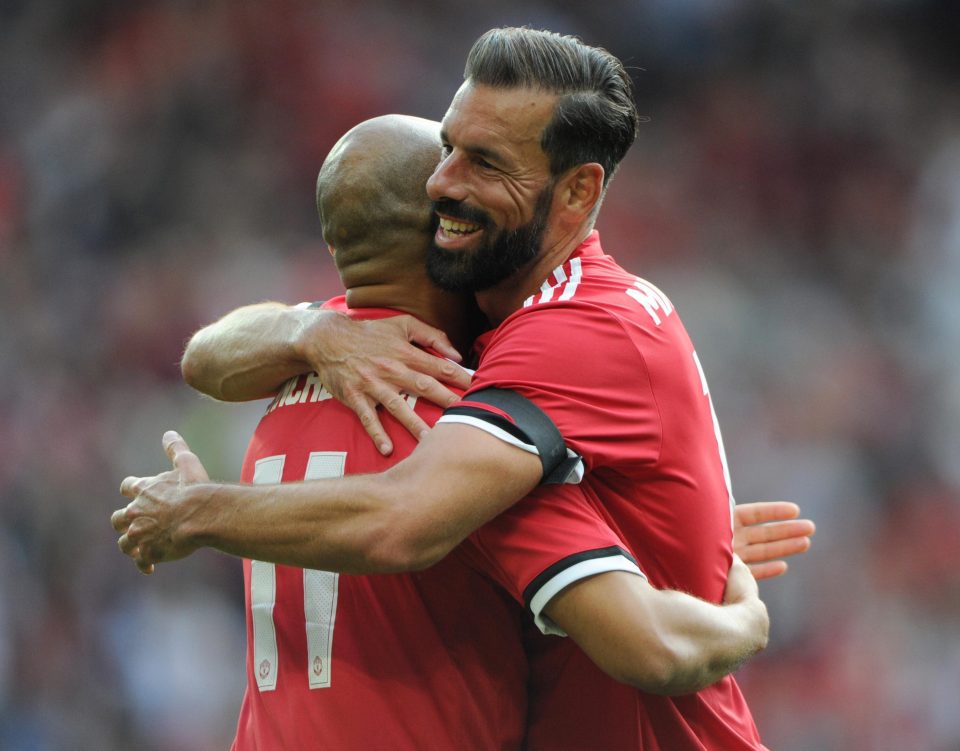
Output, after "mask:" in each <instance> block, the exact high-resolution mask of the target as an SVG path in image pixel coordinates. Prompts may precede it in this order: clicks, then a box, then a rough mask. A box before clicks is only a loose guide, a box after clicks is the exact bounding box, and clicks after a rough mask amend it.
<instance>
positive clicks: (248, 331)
mask: <svg viewBox="0 0 960 751" xmlns="http://www.w3.org/2000/svg"><path fill="white" fill-rule="evenodd" d="M332 315H336V314H333V313H329V312H326V311H318V310H302V309H299V308H294V307H291V306H287V305H283V304H280V303H260V304H257V305H248V306H246V307H243V308H238V309H237V310H234V311H233V312H231V313H228V314H227V315H225V316H224V317H223V318H221V319H220V320H218V321H216V322H215V323H212V324H210V325H209V326H206V327H204V328H202V329H200V331H198V332H197V333H196V334H194V335H193V337H192V338H191V339H190V341H189V343H188V344H187V348H186V351H185V352H184V354H183V360H182V361H181V363H180V367H181V370H182V372H183V378H184V380H185V381H186V382H187V383H188V384H189V385H190V386H192V387H193V388H195V389H196V390H197V391H200V392H202V393H204V394H207V395H209V396H212V397H214V398H215V399H221V400H223V401H231V402H233V401H248V400H251V399H260V398H263V397H266V396H270V395H271V394H273V393H274V392H276V390H277V389H278V388H279V387H280V385H282V384H283V383H284V382H285V381H287V380H288V379H290V378H292V377H293V376H296V375H300V374H301V373H306V372H309V371H310V370H311V366H310V364H309V363H308V362H307V361H306V360H305V359H304V357H303V355H302V352H301V351H300V349H299V348H298V346H297V344H298V342H299V341H300V337H301V335H302V332H303V330H304V328H305V327H306V326H307V324H308V323H310V322H315V321H316V320H317V318H318V317H319V316H332Z"/></svg>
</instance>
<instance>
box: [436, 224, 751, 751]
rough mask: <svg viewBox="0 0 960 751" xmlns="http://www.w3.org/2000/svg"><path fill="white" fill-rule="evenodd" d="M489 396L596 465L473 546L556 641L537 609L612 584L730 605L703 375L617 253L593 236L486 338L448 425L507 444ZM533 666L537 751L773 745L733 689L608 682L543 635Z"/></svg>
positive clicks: (716, 442)
mask: <svg viewBox="0 0 960 751" xmlns="http://www.w3.org/2000/svg"><path fill="white" fill-rule="evenodd" d="M490 387H495V388H499V389H508V390H512V391H514V392H517V393H519V394H521V395H522V396H524V397H526V398H528V399H529V400H531V401H532V402H534V403H535V404H536V405H537V406H538V407H540V409H542V410H543V411H544V412H545V413H546V414H547V415H549V417H550V418H552V420H553V422H554V423H555V424H556V426H557V428H558V429H559V431H560V433H561V435H562V436H563V439H564V441H565V443H566V445H567V446H568V447H569V448H570V449H572V450H573V451H575V452H577V453H578V454H580V455H581V456H582V457H583V460H584V463H585V465H586V473H585V476H584V478H583V480H582V483H581V485H579V486H578V487H571V486H565V485H561V486H557V485H551V486H545V487H541V488H538V489H537V490H536V491H534V493H533V494H532V495H531V496H530V497H528V498H527V499H525V500H523V501H521V502H520V503H518V504H517V505H516V506H514V507H513V508H512V509H510V510H508V511H507V512H505V513H504V514H503V515H501V516H500V517H498V518H496V519H494V520H493V521H492V522H490V523H488V524H487V525H486V526H485V527H484V528H482V529H481V530H480V531H478V532H477V533H475V534H474V535H473V536H472V538H471V543H472V544H474V545H476V546H477V548H478V549H479V550H480V551H481V552H480V554H479V555H478V556H476V557H475V559H476V560H479V562H480V563H479V565H481V566H484V565H485V567H486V569H487V570H489V571H490V573H491V575H492V576H494V577H496V578H497V579H498V580H499V581H500V582H501V583H502V584H503V585H504V586H505V587H506V588H507V589H509V590H510V591H511V592H512V593H513V595H514V597H516V598H517V599H518V600H520V601H521V602H523V603H524V604H525V605H526V606H527V607H528V608H529V609H530V610H531V611H532V613H533V615H534V617H535V618H536V621H537V624H538V626H540V630H541V631H543V632H544V633H547V634H549V633H557V630H556V629H555V628H554V627H553V626H552V624H550V623H549V621H547V620H546V619H545V618H543V617H542V615H541V612H540V611H541V610H542V608H543V606H544V605H545V604H546V602H548V601H549V599H550V597H552V596H553V595H554V594H556V593H557V592H558V591H560V590H561V589H562V588H563V587H565V586H567V585H569V584H570V583H572V582H573V581H576V580H578V579H581V578H584V577H588V576H592V575H594V574H597V573H601V572H603V571H610V570H628V571H630V570H633V571H636V572H638V573H639V572H642V574H643V575H646V576H647V577H648V578H649V580H650V582H651V583H652V584H653V585H654V586H656V587H658V588H666V589H678V590H682V591H686V592H690V593H692V594H695V595H697V596H699V597H701V598H703V599H705V600H708V601H711V602H717V603H719V602H720V601H721V600H722V598H723V591H724V587H725V583H726V578H727V572H728V570H729V567H730V562H731V555H732V519H731V509H732V503H733V497H732V494H731V492H730V489H729V488H730V484H729V475H728V472H727V468H726V460H725V458H724V454H723V444H722V440H721V438H720V433H719V428H718V425H717V422H716V418H715V415H714V411H713V406H712V404H711V402H710V397H709V392H708V390H707V386H706V381H705V379H704V377H703V372H702V369H701V368H700V364H699V361H698V360H697V357H696V353H695V352H694V348H693V345H692V343H691V342H690V339H689V337H688V335H687V333H686V331H685V330H684V327H683V325H682V324H681V322H680V319H679V317H678V316H677V314H676V312H675V311H674V308H673V306H672V304H671V303H670V301H669V300H668V299H667V298H666V296H665V295H664V294H663V293H662V292H661V291H660V290H658V289H657V288H656V287H654V286H653V285H652V284H650V283H649V282H646V281H644V280H641V279H638V278H637V277H635V276H633V275H631V274H629V273H627V272H626V271H624V270H623V269H621V268H620V267H619V266H617V264H616V263H615V262H614V261H613V259H612V258H610V257H609V256H606V255H605V254H604V253H603V251H602V250H601V248H600V241H599V236H598V234H597V233H593V234H592V235H591V236H590V237H589V238H588V239H587V240H586V241H585V242H584V243H583V244H582V245H581V246H580V247H579V248H578V249H577V251H576V252H575V253H574V254H573V255H572V256H571V257H570V258H569V259H568V260H567V261H566V262H565V263H564V264H563V265H561V266H560V267H558V268H557V269H556V270H554V272H553V274H552V276H551V278H550V279H548V280H547V281H546V282H544V284H543V286H542V287H541V289H540V291H539V292H538V293H537V294H536V295H534V296H532V297H531V298H529V299H528V300H527V301H526V302H525V303H524V307H523V308H522V309H520V310H518V311H517V312H515V313H514V314H513V315H511V316H510V317H508V318H507V319H506V320H505V321H504V322H503V323H502V324H501V325H500V326H499V327H498V328H497V329H496V331H495V332H494V333H493V334H492V335H491V336H490V338H489V340H488V342H487V344H486V346H485V349H484V350H483V354H482V356H481V360H480V366H479V368H478V370H477V373H476V376H475V378H474V381H473V385H472V386H471V388H470V390H469V391H468V392H467V394H466V395H465V397H464V399H463V401H462V402H460V403H459V404H458V405H455V406H454V407H453V408H451V410H450V412H448V413H447V414H445V415H444V416H443V417H442V418H441V422H465V423H468V424H472V425H474V426H476V427H478V428H481V429H485V430H488V431H489V432H490V433H491V434H493V435H497V436H498V437H501V438H503V437H504V435H505V432H504V431H503V430H502V427H503V420H504V417H506V418H507V419H510V418H511V417H512V416H511V415H510V414H506V415H505V414H504V410H502V409H492V408H491V407H489V406H488V405H487V404H484V403H480V402H471V400H470V395H471V394H473V393H475V392H478V391H481V390H483V389H487V388H490ZM517 424H520V418H519V417H517ZM590 519H593V520H594V521H593V522H592V523H591V522H590V521H589V520H590ZM584 529H587V530H590V529H594V530H596V534H590V533H588V534H584ZM604 530H606V531H604ZM610 534H612V536H613V539H612V541H611V539H610V537H609V535H610ZM528 657H529V659H530V668H531V674H532V677H531V686H532V691H531V695H530V703H531V707H530V726H529V731H528V740H527V748H529V749H544V751H546V750H548V749H549V750H550V751H554V750H555V749H600V748H602V749H605V751H619V750H620V749H638V748H643V749H664V750H665V751H681V750H684V749H724V750H725V751H730V750H732V749H762V748H763V746H762V744H761V743H760V740H759V736H758V734H757V731H756V728H755V726H754V723H753V719H752V717H751V715H750V712H749V709H748V708H747V706H746V703H745V701H744V699H743V697H742V695H741V693H740V691H739V689H738V688H737V685H736V683H735V681H734V680H733V678H732V677H727V678H725V679H723V680H722V681H720V682H719V683H717V684H715V685H714V686H711V687H709V688H707V689H705V690H703V691H701V692H699V693H696V694H692V695H689V696H684V697H678V698H664V697H658V696H652V695H649V694H645V693H643V692H641V691H638V690H636V689H633V688H630V687H628V686H625V685H623V684H620V683H617V682H616V681H614V680H613V679H612V678H609V677H607V676H606V675H605V674H604V673H602V672H601V671H600V670H599V669H598V668H596V667H595V666H594V665H593V664H592V663H591V662H590V660H589V659H587V658H586V657H585V656H584V655H583V653H582V652H581V651H580V650H579V649H578V648H577V647H576V645H574V644H572V643H570V641H569V640H568V639H559V638H557V637H556V636H543V635H541V634H539V633H535V634H533V635H532V636H531V638H530V641H529V644H528Z"/></svg>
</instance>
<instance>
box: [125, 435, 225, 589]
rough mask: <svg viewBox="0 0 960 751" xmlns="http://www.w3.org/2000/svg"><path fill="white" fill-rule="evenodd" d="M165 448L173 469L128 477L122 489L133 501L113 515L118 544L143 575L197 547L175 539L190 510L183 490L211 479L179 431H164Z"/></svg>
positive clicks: (185, 554) (182, 556) (184, 555)
mask: <svg viewBox="0 0 960 751" xmlns="http://www.w3.org/2000/svg"><path fill="white" fill-rule="evenodd" d="M163 449H164V451H165V452H166V454H167V456H168V457H169V458H170V462H171V463H172V464H173V469H172V470H170V471H169V472H163V473H162V474H159V475H156V476H154V477H127V478H126V479H125V480H124V481H123V483H121V485H120V492H121V493H122V494H123V495H124V496H126V497H127V498H130V499H131V502H130V503H129V504H128V505H127V506H126V507H125V508H122V509H118V510H116V511H114V512H113V515H112V516H111V517H110V523H111V524H112V525H113V528H114V529H115V530H116V531H117V532H119V533H120V539H119V540H118V541H117V545H119V547H120V550H121V551H123V553H125V554H126V555H128V556H130V557H131V558H132V559H133V561H134V563H136V564H137V568H138V569H140V571H141V572H143V573H144V574H152V573H153V571H154V564H156V563H161V562H164V561H175V560H178V559H180V558H185V557H186V556H188V555H190V554H191V553H192V552H193V551H194V550H195V549H196V548H195V546H193V545H190V544H184V543H182V542H178V541H177V539H176V534H175V533H176V530H177V527H178V526H179V525H180V524H181V523H182V522H183V521H184V520H185V519H184V518H183V516H184V511H186V510H187V509H186V508H185V507H184V505H183V490H184V488H185V487H186V486H187V485H190V484H193V483H198V482H206V481H207V480H209V477H208V476H207V470H206V469H204V467H203V465H202V464H201V463H200V460H199V459H198V458H197V455H196V454H194V453H193V452H192V451H190V447H189V446H188V445H187V442H186V441H184V440H183V438H181V437H180V435H179V434H177V433H175V432H173V431H172V430H171V431H168V432H166V433H164V435H163Z"/></svg>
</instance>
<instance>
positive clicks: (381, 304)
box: [347, 279, 480, 357]
mask: <svg viewBox="0 0 960 751" xmlns="http://www.w3.org/2000/svg"><path fill="white" fill-rule="evenodd" d="M347 307H348V308H392V309H393V310H399V311H401V312H403V313H409V314H410V315H412V316H413V317H414V318H417V319H419V320H421V321H423V322H424V323H428V324H430V325H431V326H434V327H436V328H438V329H440V330H441V331H443V332H444V333H446V335H447V336H448V337H449V338H450V341H451V342H452V343H453V346H454V347H456V349H457V351H459V352H460V353H461V354H462V355H464V356H465V357H466V356H467V355H468V354H469V352H470V346H471V345H472V343H473V340H474V338H476V336H477V334H479V333H480V331H479V330H478V328H477V325H476V322H477V315H476V305H475V304H474V302H473V300H472V299H470V298H469V296H466V297H465V296H463V295H456V294H453V293H449V292H443V291H442V290H439V289H437V288H436V287H435V286H434V285H433V284H432V283H430V282H429V281H427V280H426V279H424V280H423V281H422V283H419V284H362V285H354V286H352V287H349V288H347Z"/></svg>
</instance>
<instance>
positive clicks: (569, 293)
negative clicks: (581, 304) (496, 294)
mask: <svg viewBox="0 0 960 751" xmlns="http://www.w3.org/2000/svg"><path fill="white" fill-rule="evenodd" d="M552 277H553V282H554V283H553V284H551V283H550V278H549V277H548V278H547V279H546V281H544V283H543V284H541V285H540V293H539V295H530V297H528V298H527V299H526V300H524V301H523V307H525V308H529V307H530V306H531V305H538V304H540V303H545V302H550V301H551V300H553V297H554V295H556V294H557V292H558V291H559V292H560V296H559V297H558V298H557V300H558V301H559V302H563V301H564V300H569V299H570V298H571V297H573V296H574V295H575V294H576V292H577V287H579V286H580V282H581V280H582V279H583V264H582V263H581V261H580V259H579V258H571V259H570V275H569V276H567V272H566V271H564V269H563V266H557V268H555V269H554V270H553V272H552Z"/></svg>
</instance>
